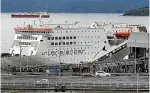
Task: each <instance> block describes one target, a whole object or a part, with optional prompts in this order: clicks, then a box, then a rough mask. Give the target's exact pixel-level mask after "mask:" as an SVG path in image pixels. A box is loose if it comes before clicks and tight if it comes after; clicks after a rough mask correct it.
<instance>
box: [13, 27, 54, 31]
mask: <svg viewBox="0 0 150 93" xmlns="http://www.w3.org/2000/svg"><path fill="white" fill-rule="evenodd" d="M14 30H15V31H51V30H52V28H46V27H38V28H37V27H34V28H29V27H25V28H23V27H15V28H14Z"/></svg>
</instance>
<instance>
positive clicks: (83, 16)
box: [0, 13, 149, 52]
mask: <svg viewBox="0 0 150 93" xmlns="http://www.w3.org/2000/svg"><path fill="white" fill-rule="evenodd" d="M121 15H122V14H111V13H109V14H107V13H51V17H50V18H45V19H42V20H43V22H48V21H49V22H51V23H65V21H66V20H67V22H68V23H74V22H75V21H78V22H79V23H80V26H86V27H89V26H90V24H91V23H92V22H95V21H99V22H103V20H106V22H109V21H110V20H111V22H112V23H128V24H142V25H145V26H146V27H147V29H148V28H149V24H148V23H149V21H148V19H149V17H148V16H137V17H132V16H121ZM34 20H35V22H36V23H37V24H38V23H39V20H40V19H39V18H11V14H10V13H2V14H1V24H2V25H1V46H0V47H1V51H2V52H9V48H10V47H11V45H12V42H13V39H14V34H15V31H14V27H16V26H17V25H22V26H23V24H24V22H25V24H26V25H27V24H33V21H34Z"/></svg>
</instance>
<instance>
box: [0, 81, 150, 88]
mask: <svg viewBox="0 0 150 93" xmlns="http://www.w3.org/2000/svg"><path fill="white" fill-rule="evenodd" d="M57 86H65V88H66V89H129V90H130V89H131V90H132V89H137V86H138V89H139V90H140V89H141V90H148V89H149V84H145V83H139V84H138V85H137V84H136V83H100V84H99V83H58V82H56V83H50V82H47V83H36V82H11V83H10V82H5V83H3V82H2V83H1V88H2V89H3V88H7V89H55V88H56V87H57Z"/></svg>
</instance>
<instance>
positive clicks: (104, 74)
mask: <svg viewBox="0 0 150 93" xmlns="http://www.w3.org/2000/svg"><path fill="white" fill-rule="evenodd" d="M95 76H104V77H110V76H111V74H110V73H106V72H104V71H97V72H96V73H95Z"/></svg>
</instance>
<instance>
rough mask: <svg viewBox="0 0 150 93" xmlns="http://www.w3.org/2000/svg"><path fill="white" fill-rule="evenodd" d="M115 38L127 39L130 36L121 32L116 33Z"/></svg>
mask: <svg viewBox="0 0 150 93" xmlns="http://www.w3.org/2000/svg"><path fill="white" fill-rule="evenodd" d="M115 36H116V37H129V36H130V32H125V31H123V32H116V33H115Z"/></svg>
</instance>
